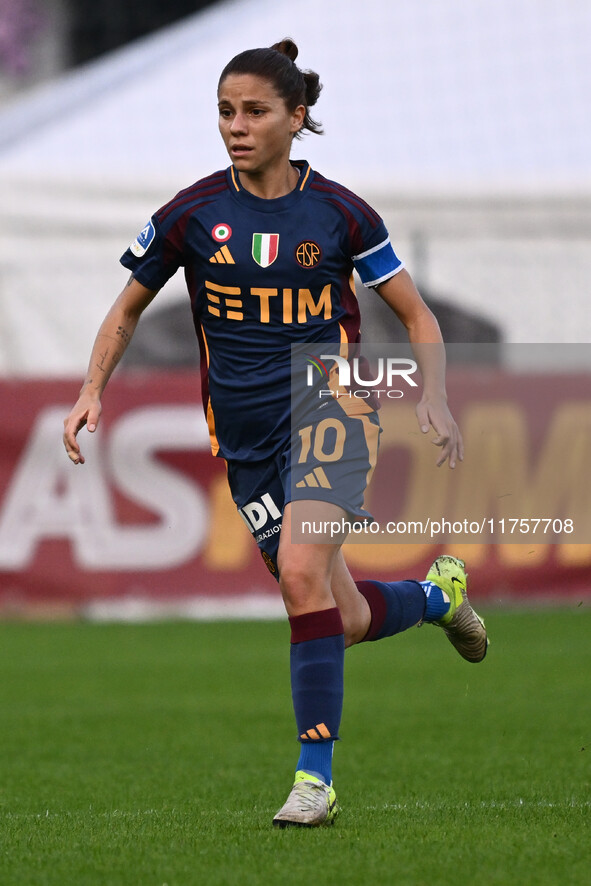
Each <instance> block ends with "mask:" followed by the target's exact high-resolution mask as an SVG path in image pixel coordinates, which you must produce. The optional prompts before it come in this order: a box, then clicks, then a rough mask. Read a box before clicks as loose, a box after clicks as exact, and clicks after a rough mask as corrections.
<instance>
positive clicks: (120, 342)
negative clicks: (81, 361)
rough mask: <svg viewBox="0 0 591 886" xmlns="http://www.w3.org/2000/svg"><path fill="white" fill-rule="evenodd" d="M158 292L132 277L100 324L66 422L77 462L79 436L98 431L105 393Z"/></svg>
mask: <svg viewBox="0 0 591 886" xmlns="http://www.w3.org/2000/svg"><path fill="white" fill-rule="evenodd" d="M155 295H156V292H155V291H154V290H151V289H146V287H145V286H142V284H141V283H138V281H137V280H135V279H134V277H133V276H132V277H131V278H130V279H129V281H128V283H127V285H126V287H125V289H124V290H123V292H121V293H120V295H119V296H118V297H117V300H116V301H115V303H114V304H113V306H112V307H111V309H110V310H109V312H108V314H107V316H106V317H105V319H104V320H103V322H102V323H101V326H100V329H99V331H98V333H97V336H96V339H95V341H94V345H93V348H92V353H91V356H90V362H89V364H88V372H87V373H86V378H85V379H84V383H83V385H82V388H81V389H80V396H79V397H78V400H77V402H76V404H75V406H74V407H73V409H72V410H71V412H70V414H69V415H68V417H67V418H66V419H65V421H64V438H63V439H64V446H65V447H66V452H67V453H68V457H69V458H70V460H71V461H73V462H74V464H75V465H77V464H84V456H83V455H82V453H81V452H80V446H79V444H78V440H77V439H76V435H77V434H78V431H79V430H80V429H81V428H83V427H84V425H86V426H87V428H88V430H89V431H90V432H91V433H92V432H93V431H95V430H96V427H97V425H98V423H99V419H100V415H101V396H102V393H103V391H104V389H105V387H106V384H107V382H108V381H109V379H110V377H111V375H112V373H113V370H114V369H115V367H116V366H117V364H118V363H119V361H120V360H121V357H122V356H123V354H124V352H125V349H126V348H127V345H128V344H129V342H130V341H131V337H132V335H133V333H134V331H135V328H136V326H137V324H138V320H139V319H140V317H141V315H142V312H143V311H144V310H145V309H146V308H147V307H148V305H149V304H150V302H151V301H152V299H153V298H154V296H155Z"/></svg>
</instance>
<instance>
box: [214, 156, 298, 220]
mask: <svg viewBox="0 0 591 886" xmlns="http://www.w3.org/2000/svg"><path fill="white" fill-rule="evenodd" d="M290 162H291V164H292V166H295V167H296V168H297V170H298V172H299V173H300V177H299V179H298V183H297V185H296V186H295V188H294V189H293V191H290V192H289V194H284V196H283V197H276V198H275V199H274V200H265V199H264V197H257V196H256V195H255V194H251V193H250V191H247V190H246V189H245V188H243V187H242V186H241V184H240V179H239V178H238V172H237V170H236V169H235V167H234V166H229V167H228V169H227V173H226V174H227V177H228V184H229V186H230V191H231V193H232V194H233V195H234V196H235V197H236V198H237V199H238V200H239V201H240V203H242V204H243V205H244V204H246V205H247V206H250V207H252V209H258V210H259V211H260V212H278V211H280V210H282V209H288V208H289V207H290V206H292V205H293V204H294V203H295V202H296V201H297V200H299V199H300V197H301V196H302V194H304V193H305V191H307V190H308V188H309V186H310V182H311V181H312V178H313V177H314V173H313V171H312V169H311V168H310V164H309V163H308V162H307V161H306V160H291V161H290Z"/></svg>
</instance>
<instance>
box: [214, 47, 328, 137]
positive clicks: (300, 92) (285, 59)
mask: <svg viewBox="0 0 591 886" xmlns="http://www.w3.org/2000/svg"><path fill="white" fill-rule="evenodd" d="M297 57H298V48H297V46H296V44H295V43H294V41H293V40H291V39H290V38H289V37H286V38H285V39H283V40H280V41H279V42H278V43H275V44H274V45H273V46H271V47H270V48H269V49H247V50H246V51H245V52H241V53H240V54H239V55H237V56H235V57H234V58H233V59H232V60H231V61H230V62H228V64H227V65H226V67H225V68H224V70H223V71H222V74H221V76H220V80H219V83H218V90H219V88H220V86H221V85H222V83H223V81H224V80H225V79H226V77H228V76H229V75H230V74H253V75H254V76H256V77H262V78H263V79H264V80H268V81H269V82H270V83H272V84H273V87H274V88H275V90H276V91H277V93H278V94H279V95H280V96H281V98H282V99H283V100H284V101H285V104H286V105H287V108H288V110H289V111H295V109H296V108H297V107H298V105H304V107H305V108H306V115H305V117H304V122H303V124H302V128H301V130H300V132H296V134H295V137H296V138H301V134H302V132H304V131H305V130H307V131H308V132H315V133H317V134H318V135H321V134H322V127H321V125H320V123H318V122H317V121H316V120H313V119H312V117H311V116H310V112H309V108H311V107H312V106H313V105H315V104H316V102H317V101H318V96H319V95H320V90H321V89H322V84H321V83H320V77H319V76H318V74H316V73H315V71H301V70H300V69H299V68H298V66H297V65H296V64H295V60H296V58H297Z"/></svg>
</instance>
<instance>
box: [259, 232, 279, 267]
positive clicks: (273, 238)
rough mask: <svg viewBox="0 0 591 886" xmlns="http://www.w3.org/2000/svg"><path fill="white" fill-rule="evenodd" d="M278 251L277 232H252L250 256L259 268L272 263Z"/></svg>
mask: <svg viewBox="0 0 591 886" xmlns="http://www.w3.org/2000/svg"><path fill="white" fill-rule="evenodd" d="M278 253H279V234H253V235H252V257H253V258H254V260H255V262H256V263H257V265H260V266H261V268H268V267H269V265H272V264H273V262H274V261H275V259H276V258H277V255H278Z"/></svg>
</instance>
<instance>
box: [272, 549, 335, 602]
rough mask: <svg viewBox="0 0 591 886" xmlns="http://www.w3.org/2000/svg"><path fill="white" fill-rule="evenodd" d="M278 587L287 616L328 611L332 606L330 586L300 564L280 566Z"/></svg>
mask: <svg viewBox="0 0 591 886" xmlns="http://www.w3.org/2000/svg"><path fill="white" fill-rule="evenodd" d="M279 587H280V588H281V594H282V596H283V602H284V603H285V608H286V609H287V612H288V614H289V615H299V614H301V613H304V612H314V611H317V610H320V609H329V608H330V607H331V606H334V600H333V597H332V594H331V591H330V584H329V582H328V581H327V580H322V578H321V577H319V576H318V574H317V573H315V572H313V571H312V570H310V569H308V568H306V566H305V564H301V563H297V562H294V563H284V564H282V566H281V572H280V578H279Z"/></svg>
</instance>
